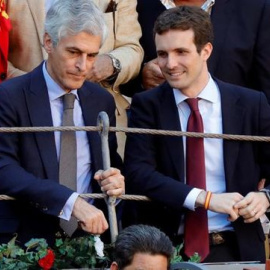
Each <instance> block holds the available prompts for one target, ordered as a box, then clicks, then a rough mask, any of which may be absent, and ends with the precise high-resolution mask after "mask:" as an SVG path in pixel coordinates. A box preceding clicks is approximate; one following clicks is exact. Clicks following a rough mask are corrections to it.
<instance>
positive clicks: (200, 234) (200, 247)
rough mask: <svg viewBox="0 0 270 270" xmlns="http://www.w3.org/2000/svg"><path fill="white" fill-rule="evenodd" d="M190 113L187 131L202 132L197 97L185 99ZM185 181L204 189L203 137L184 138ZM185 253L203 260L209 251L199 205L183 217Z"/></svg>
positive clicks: (203, 219)
mask: <svg viewBox="0 0 270 270" xmlns="http://www.w3.org/2000/svg"><path fill="white" fill-rule="evenodd" d="M186 102H187V104H188V105H189V107H190V110H191V113H190V116H189V119H188V124H187V131H190V132H203V121H202V117H201V114H200V111H199V107H198V99H197V98H189V99H187V100H186ZM186 181H187V184H188V185H190V186H192V187H196V188H200V189H204V190H205V189H206V180H205V158H204V145H203V138H191V137H187V138H186ZM184 241H185V242H184V246H185V254H186V255H187V256H189V257H190V256H192V255H193V254H194V252H198V254H199V255H200V256H201V260H202V261H203V260H204V259H205V257H206V256H207V255H208V253H209V238H208V219H207V211H206V210H205V209H204V208H202V207H200V208H197V209H196V210H195V211H188V212H187V214H186V219H185V233H184Z"/></svg>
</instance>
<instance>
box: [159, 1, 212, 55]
mask: <svg viewBox="0 0 270 270" xmlns="http://www.w3.org/2000/svg"><path fill="white" fill-rule="evenodd" d="M189 29H191V30H193V31H194V43H195V45H196V48H197V52H198V53H200V52H201V50H202V48H203V47H204V46H205V45H206V44H207V43H208V42H210V43H213V38H214V34H213V26H212V23H211V19H210V16H209V14H208V13H207V12H206V11H204V10H202V9H201V8H199V7H193V6H179V7H175V8H170V9H167V10H165V11H164V12H162V13H161V14H160V15H159V16H158V18H157V20H156V22H155V25H154V36H155V35H156V34H159V35H161V34H163V33H165V32H167V31H169V30H182V31H186V30H189Z"/></svg>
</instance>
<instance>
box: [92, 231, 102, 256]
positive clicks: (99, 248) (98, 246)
mask: <svg viewBox="0 0 270 270" xmlns="http://www.w3.org/2000/svg"><path fill="white" fill-rule="evenodd" d="M94 240H95V250H96V253H97V255H98V256H99V257H104V253H103V249H104V243H103V242H102V241H101V240H100V238H99V236H95V237H94Z"/></svg>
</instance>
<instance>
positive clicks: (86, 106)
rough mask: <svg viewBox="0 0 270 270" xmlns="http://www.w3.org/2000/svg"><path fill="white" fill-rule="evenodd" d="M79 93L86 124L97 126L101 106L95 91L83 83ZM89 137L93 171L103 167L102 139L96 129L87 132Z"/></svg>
mask: <svg viewBox="0 0 270 270" xmlns="http://www.w3.org/2000/svg"><path fill="white" fill-rule="evenodd" d="M78 95H79V98H80V104H81V107H82V113H83V119H84V124H85V126H96V125H97V116H98V113H99V108H100V106H99V105H98V102H97V99H96V98H95V95H94V93H93V91H91V90H89V89H86V87H85V85H83V86H82V88H81V89H79V90H78ZM87 137H88V140H89V145H90V152H91V160H92V171H93V172H94V171H96V170H98V169H101V168H100V166H101V164H102V156H101V140H100V136H99V133H98V132H96V131H93V132H87Z"/></svg>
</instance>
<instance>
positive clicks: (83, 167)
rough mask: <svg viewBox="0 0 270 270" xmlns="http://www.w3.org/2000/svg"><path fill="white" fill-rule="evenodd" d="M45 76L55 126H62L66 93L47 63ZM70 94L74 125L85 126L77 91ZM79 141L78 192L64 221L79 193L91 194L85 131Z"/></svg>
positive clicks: (67, 216)
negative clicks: (73, 100) (73, 96)
mask: <svg viewBox="0 0 270 270" xmlns="http://www.w3.org/2000/svg"><path fill="white" fill-rule="evenodd" d="M43 74H44V78H45V81H46V85H47V89H48V94H49V99H50V106H51V113H52V121H53V126H54V127H56V126H61V124H62V115H63V101H62V96H63V95H65V94H66V92H65V91H64V90H63V89H62V88H61V87H60V86H59V85H58V84H57V83H56V82H55V81H54V80H53V79H52V78H51V76H50V75H49V73H48V72H47V70H46V62H44V64H43ZM70 93H72V94H74V95H75V96H76V98H75V102H74V119H73V120H74V125H75V126H85V124H84V121H83V115H82V109H81V106H80V102H79V96H78V93H77V90H72V91H71V92H70ZM60 135H61V132H60V131H55V132H54V138H55V145H56V152H57V157H58V161H59V156H60ZM76 141H77V192H74V193H73V194H72V195H71V197H70V198H69V199H68V201H67V202H66V204H65V206H64V208H63V214H62V215H61V216H60V217H61V218H63V219H67V220H69V219H70V216H71V213H72V209H73V206H74V203H75V200H76V199H77V197H78V196H79V193H80V194H82V193H90V192H91V188H90V180H91V174H92V173H91V156H90V145H89V141H88V138H87V134H86V132H85V131H76Z"/></svg>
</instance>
